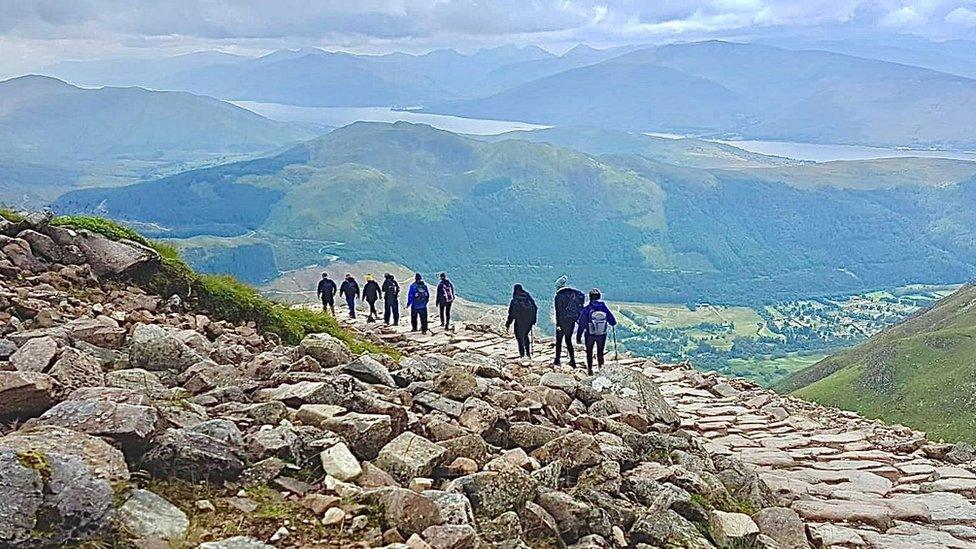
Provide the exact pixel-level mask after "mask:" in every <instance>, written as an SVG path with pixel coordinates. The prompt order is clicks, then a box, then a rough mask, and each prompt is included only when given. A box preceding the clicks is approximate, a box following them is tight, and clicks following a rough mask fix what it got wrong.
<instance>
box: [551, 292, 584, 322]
mask: <svg viewBox="0 0 976 549" xmlns="http://www.w3.org/2000/svg"><path fill="white" fill-rule="evenodd" d="M553 301H554V303H555V309H556V324H560V325H563V326H565V325H567V324H576V320H577V319H579V315H580V311H582V310H583V304H584V303H586V296H584V295H583V292H581V291H579V290H577V289H576V288H568V287H567V288H563V289H561V290H559V291H558V292H556V298H555V299H554V300H553Z"/></svg>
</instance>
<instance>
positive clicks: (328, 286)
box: [317, 278, 336, 301]
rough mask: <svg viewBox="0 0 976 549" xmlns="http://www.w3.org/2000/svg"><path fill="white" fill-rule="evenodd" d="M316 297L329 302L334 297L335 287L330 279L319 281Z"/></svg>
mask: <svg viewBox="0 0 976 549" xmlns="http://www.w3.org/2000/svg"><path fill="white" fill-rule="evenodd" d="M317 293H318V296H319V297H321V298H322V299H324V300H326V301H329V300H331V299H333V298H334V297H335V294H336V285H335V282H333V281H332V279H331V278H323V279H322V280H319V287H318V291H317Z"/></svg>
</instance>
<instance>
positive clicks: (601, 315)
mask: <svg viewBox="0 0 976 549" xmlns="http://www.w3.org/2000/svg"><path fill="white" fill-rule="evenodd" d="M608 325H609V324H608V322H607V313H605V312H603V311H591V312H590V325H589V326H587V332H588V333H589V334H590V335H593V336H605V335H607V326H608Z"/></svg>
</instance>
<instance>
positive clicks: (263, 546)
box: [197, 536, 275, 549]
mask: <svg viewBox="0 0 976 549" xmlns="http://www.w3.org/2000/svg"><path fill="white" fill-rule="evenodd" d="M197 549H275V548H274V545H268V544H267V543H264V542H263V541H261V540H258V539H254V538H251V537H247V536H234V537H232V538H226V539H222V540H220V541H208V542H206V543H201V544H200V545H199V547H197Z"/></svg>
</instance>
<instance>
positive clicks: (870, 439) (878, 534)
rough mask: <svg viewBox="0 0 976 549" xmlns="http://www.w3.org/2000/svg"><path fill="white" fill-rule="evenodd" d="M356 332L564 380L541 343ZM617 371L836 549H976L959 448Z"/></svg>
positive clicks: (493, 335) (709, 386)
mask: <svg viewBox="0 0 976 549" xmlns="http://www.w3.org/2000/svg"><path fill="white" fill-rule="evenodd" d="M345 322H346V323H347V324H348V325H349V326H351V327H353V328H354V329H356V330H358V331H360V332H363V333H366V334H372V336H373V337H378V338H379V339H380V340H382V341H384V342H387V343H390V344H393V345H396V346H398V347H400V348H403V349H404V350H405V351H407V352H428V353H429V352H438V353H442V354H448V355H450V354H454V353H455V352H460V351H469V352H473V353H479V354H484V355H490V356H496V357H501V358H504V359H505V360H506V361H507V362H509V363H510V364H521V365H522V366H524V367H526V368H531V369H538V370H540V371H548V370H551V369H552V366H549V364H550V363H551V361H552V359H553V355H554V345H553V341H552V339H551V338H540V337H537V338H536V341H535V343H536V348H535V355H536V357H535V359H534V360H532V361H524V362H521V363H520V362H519V358H518V352H517V350H516V346H515V341H514V338H513V337H511V336H506V335H505V334H503V333H501V332H499V331H498V330H495V329H493V328H491V327H489V326H485V325H465V324H464V323H458V324H457V326H456V328H455V331H453V332H444V331H442V330H440V329H438V330H437V331H436V333H434V334H433V335H422V334H418V333H411V332H410V331H409V327H408V326H403V325H401V326H399V327H385V326H383V325H382V324H381V323H380V324H366V323H365V322H364V321H363V319H358V320H356V321H345ZM608 354H609V355H610V356H609V357H608V359H612V357H613V353H612V351H610V352H609V353H608ZM608 367H611V368H615V367H635V368H641V369H642V370H643V371H644V373H646V374H648V375H649V376H651V377H652V378H653V379H654V380H656V381H657V382H658V383H660V386H661V391H662V392H663V393H664V395H665V397H666V398H667V400H668V401H669V403H671V404H672V405H673V406H674V407H675V408H676V409H677V410H678V412H679V414H680V415H681V418H682V426H683V427H684V428H686V429H689V430H691V431H696V432H698V433H699V434H701V435H702V436H704V437H706V438H707V439H708V440H709V444H708V447H709V449H710V450H711V451H712V452H715V453H725V454H732V455H734V456H736V457H738V458H739V459H741V460H742V461H744V462H746V463H751V464H753V465H755V466H756V467H758V468H759V469H760V471H761V475H762V477H763V479H764V480H765V481H766V483H767V484H768V485H769V486H770V487H771V488H772V489H773V490H774V491H775V492H776V493H777V494H779V495H780V496H781V497H782V498H783V501H784V503H786V504H788V505H790V506H791V507H792V508H793V509H794V510H796V511H797V512H798V513H799V514H800V515H801V516H802V517H803V518H804V519H806V520H807V521H808V524H809V525H810V526H809V528H810V533H811V538H813V539H814V540H815V541H819V542H820V543H821V545H822V546H824V547H891V548H905V549H909V548H911V549H915V548H929V547H932V548H936V547H939V548H942V547H950V548H970V547H972V548H976V462H973V461H968V462H966V463H962V464H960V463H952V461H961V460H960V459H959V458H958V456H956V455H954V454H950V455H949V459H946V454H947V453H949V452H950V451H951V448H952V446H951V445H948V444H936V443H932V442H929V441H927V440H925V438H924V435H923V434H922V433H918V432H915V431H912V430H911V429H909V428H907V427H903V426H890V425H886V424H884V423H882V422H879V421H873V420H868V419H865V418H862V417H860V416H859V415H857V414H855V413H853V412H846V411H842V410H837V409H832V408H826V407H823V406H819V405H817V404H813V403H810V402H806V401H802V400H799V399H795V398H793V397H788V396H783V395H779V394H777V393H775V392H773V391H770V390H767V389H763V388H761V387H759V386H757V385H755V384H753V383H750V382H748V381H744V380H739V379H724V378H722V377H721V376H718V375H715V374H714V373H711V372H709V373H703V372H698V371H696V370H693V369H691V368H690V367H689V366H688V365H683V364H657V363H655V362H654V361H652V360H648V359H645V358H634V357H625V356H621V357H620V358H619V360H617V361H611V362H610V363H609V364H608ZM562 371H566V372H568V371H569V370H568V369H567V368H566V367H565V366H563V367H562ZM576 373H577V374H578V375H582V374H583V373H584V372H583V371H582V370H579V371H577V372H576ZM971 457H972V456H969V458H970V459H971Z"/></svg>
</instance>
